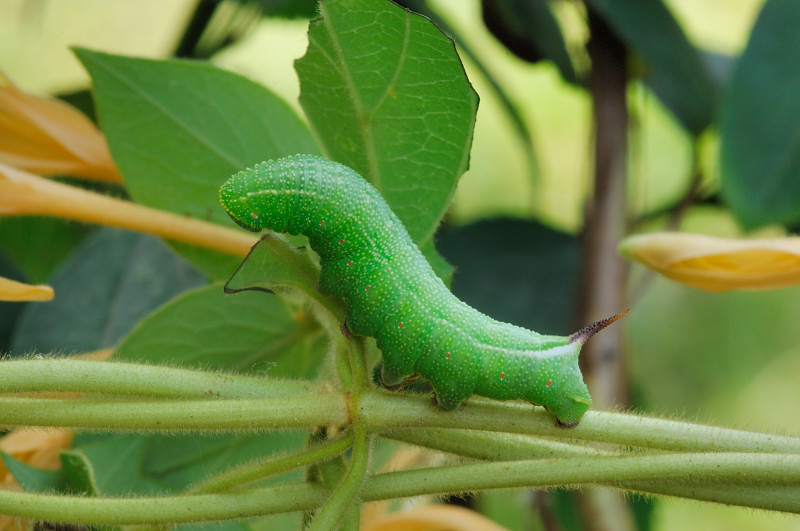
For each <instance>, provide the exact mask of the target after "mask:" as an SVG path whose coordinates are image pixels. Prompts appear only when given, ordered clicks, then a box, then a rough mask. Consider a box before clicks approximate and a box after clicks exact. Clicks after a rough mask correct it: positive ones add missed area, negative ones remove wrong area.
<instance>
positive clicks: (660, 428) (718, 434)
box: [359, 390, 800, 453]
mask: <svg viewBox="0 0 800 531" xmlns="http://www.w3.org/2000/svg"><path fill="white" fill-rule="evenodd" d="M359 408H360V411H359V415H360V418H361V420H363V422H365V423H366V424H367V426H368V427H369V428H370V429H371V430H374V431H385V430H391V429H395V428H401V427H402V428H461V429H473V430H483V431H495V432H506V433H524V434H531V435H541V436H545V437H551V438H556V439H583V440H587V441H594V442H604V443H614V444H619V445H624V446H640V447H644V448H653V449H660V450H674V451H691V452H778V453H800V438H798V437H787V436H781V435H770V434H762V433H755V432H748V431H741V430H732V429H726V428H716V427H712V426H704V425H700V424H692V423H688V422H679V421H674V420H664V419H656V418H651V417H641V416H637V415H628V414H625V413H609V412H602V411H590V412H588V413H587V414H586V415H585V416H584V417H583V419H582V420H581V422H580V424H578V426H576V427H575V428H572V429H569V430H565V429H562V428H559V427H557V426H556V425H555V423H554V421H553V417H552V415H550V414H549V413H547V412H545V411H544V410H542V409H541V408H536V409H534V408H533V406H531V405H526V404H522V403H519V402H498V401H495V400H487V399H478V398H473V399H470V400H469V401H467V402H466V403H465V404H464V405H462V406H461V407H460V408H458V409H457V410H455V411H448V412H444V411H441V410H439V409H437V408H436V407H435V406H433V405H432V404H431V402H430V400H429V399H428V398H427V397H423V396H411V395H400V394H389V393H386V392H383V391H376V390H370V391H367V392H365V393H364V394H363V396H362V397H361V401H360V403H359Z"/></svg>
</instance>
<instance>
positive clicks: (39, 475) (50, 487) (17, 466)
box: [0, 451, 69, 492]
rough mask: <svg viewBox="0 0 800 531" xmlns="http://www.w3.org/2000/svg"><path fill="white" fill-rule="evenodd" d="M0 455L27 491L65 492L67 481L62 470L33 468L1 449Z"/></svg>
mask: <svg viewBox="0 0 800 531" xmlns="http://www.w3.org/2000/svg"><path fill="white" fill-rule="evenodd" d="M0 457H2V458H3V464H4V465H5V466H6V468H7V469H8V471H9V472H11V475H12V476H14V479H16V480H17V483H19V484H20V486H21V487H22V488H23V489H24V490H26V491H28V492H48V491H49V492H53V491H56V492H67V490H68V486H69V482H68V480H67V476H66V475H65V474H64V472H63V471H61V470H42V469H41V468H35V467H32V466H30V465H29V464H27V463H23V462H22V461H20V460H18V459H15V458H14V457H12V456H10V455H9V454H7V453H5V452H2V451H0Z"/></svg>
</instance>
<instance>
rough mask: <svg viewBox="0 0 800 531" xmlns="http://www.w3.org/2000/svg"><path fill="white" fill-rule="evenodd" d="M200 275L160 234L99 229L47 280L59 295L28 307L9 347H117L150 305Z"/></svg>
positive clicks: (23, 349) (30, 349) (46, 350)
mask: <svg viewBox="0 0 800 531" xmlns="http://www.w3.org/2000/svg"><path fill="white" fill-rule="evenodd" d="M203 282H204V278H203V276H202V275H201V274H200V273H198V272H197V271H196V270H195V269H194V268H192V267H191V266H190V265H189V264H187V263H186V262H185V261H183V260H182V259H181V258H180V257H178V256H177V255H175V253H173V252H172V251H170V249H169V248H168V247H167V246H166V245H164V243H163V242H162V241H161V240H159V239H158V238H154V237H152V236H146V235H142V234H135V233H133V232H127V231H121V230H117V229H108V228H103V229H97V230H96V231H95V232H94V233H93V234H92V235H91V236H89V237H87V238H86V239H85V240H84V241H83V242H81V244H80V245H79V246H78V247H76V248H75V250H74V252H73V254H72V255H71V256H70V257H69V258H68V259H67V260H66V261H65V262H64V263H63V264H62V265H61V268H60V269H59V270H57V272H56V273H55V274H54V275H53V277H52V278H51V279H50V281H49V283H50V285H52V286H53V288H54V289H55V291H56V294H57V295H56V298H55V299H54V300H53V301H52V302H48V303H47V304H28V305H27V306H26V307H25V310H24V311H23V313H22V315H21V316H20V319H19V321H18V324H17V327H16V330H15V333H14V336H13V338H12V342H11V349H10V350H11V352H12V353H16V354H25V353H31V352H43V353H49V352H59V353H64V352H66V353H68V354H70V353H74V352H81V351H88V350H95V349H98V348H106V347H110V346H113V345H114V344H116V343H117V341H119V340H120V339H121V338H122V337H123V336H124V335H125V334H127V333H128V332H130V331H131V329H133V327H134V325H135V324H136V323H137V322H138V321H139V319H141V318H142V317H144V316H145V315H147V314H148V313H149V312H150V311H151V310H153V309H154V308H156V307H158V306H159V305H160V304H163V303H164V302H166V301H168V300H169V299H171V298H172V297H173V296H175V295H177V294H178V293H181V292H182V291H184V290H186V289H189V288H190V287H194V286H197V285H198V284H201V283H203Z"/></svg>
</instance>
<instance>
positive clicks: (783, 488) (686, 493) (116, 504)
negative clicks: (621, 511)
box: [0, 438, 800, 525]
mask: <svg viewBox="0 0 800 531" xmlns="http://www.w3.org/2000/svg"><path fill="white" fill-rule="evenodd" d="M357 440H358V438H357ZM358 452H359V454H360V455H362V456H363V455H364V452H362V451H361V450H359V451H358ZM354 453H355V452H354ZM358 459H361V458H358ZM356 460H357V458H356V457H355V456H354V462H353V465H352V468H351V473H349V474H348V478H350V477H352V478H353V480H352V481H349V479H346V480H345V482H343V483H342V488H343V491H342V492H344V493H345V494H346V496H345V494H343V495H342V497H341V498H337V500H341V501H342V502H347V500H349V501H352V499H353V498H352V497H350V496H351V495H352V494H353V492H354V491H355V492H356V493H357V492H358V491H359V490H360V492H361V498H362V499H363V500H364V501H375V500H383V499H391V498H401V497H408V496H418V495H421V494H444V493H451V492H466V491H475V490H484V489H495V488H508V487H523V486H534V487H551V486H560V485H586V484H601V483H604V484H620V482H625V483H626V484H635V483H636V482H643V481H644V482H646V483H645V484H650V483H655V484H656V485H662V486H666V487H668V488H669V490H671V491H672V492H671V493H670V494H672V495H675V496H683V497H689V498H700V499H709V500H713V501H719V502H723V503H736V504H741V505H745V506H749V507H757V508H763V509H771V510H778V511H788V512H795V513H800V456H797V455H781V454H756V453H704V454H666V455H636V456H613V457H581V458H569V459H546V460H542V459H539V460H533V461H515V462H503V463H480V464H469V465H457V466H448V467H440V468H429V469H422V470H409V471H403V472H389V473H385V474H378V475H376V476H373V477H372V478H370V479H368V480H367V481H366V482H365V483H363V485H362V483H361V479H359V478H362V479H363V476H364V474H365V470H366V463H363V464H362V463H361V462H356ZM714 486H717V487H718V490H717V489H715V488H714ZM642 490H648V489H645V488H643V489H642ZM729 492H730V494H729ZM325 493H326V490H325V489H324V488H323V487H321V486H315V485H310V484H301V485H297V484H290V485H286V484H284V485H280V486H276V487H265V488H260V489H253V490H245V491H235V492H228V493H224V494H200V495H181V496H164V497H155V498H153V497H148V498H86V497H80V496H57V495H49V494H33V493H23V492H16V491H7V490H0V513H2V514H8V515H12V516H21V517H28V518H37V519H44V520H52V521H56V522H80V523H84V524H137V523H139V524H146V523H181V522H196V521H203V520H220V519H228V518H244V517H248V516H258V515H267V514H274V513H279V512H290V511H301V510H309V509H313V508H315V507H318V506H319V505H320V504H322V502H323V500H324V497H325ZM334 496H337V495H336V494H334ZM331 499H333V498H331ZM336 503H337V505H338V504H339V501H337V502H336ZM343 505H344V507H345V509H346V507H347V505H348V503H343ZM331 511H333V509H331ZM337 511H338V509H337ZM320 525H322V524H320Z"/></svg>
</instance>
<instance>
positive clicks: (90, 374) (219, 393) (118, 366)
mask: <svg viewBox="0 0 800 531" xmlns="http://www.w3.org/2000/svg"><path fill="white" fill-rule="evenodd" d="M2 367H3V370H2V371H0V393H11V392H37V391H39V392H52V391H58V392H79V393H102V394H109V395H129V396H138V397H144V396H150V397H159V398H209V397H215V398H266V397H279V396H291V395H296V394H300V393H308V392H309V385H308V384H307V383H304V382H297V381H287V380H268V379H265V378H255V377H252V376H243V375H235V374H226V373H222V372H204V371H198V370H190V369H176V368H171V367H163V366H154V365H139V364H134V363H123V362H113V361H108V362H105V361H89V360H76V359H63V358H61V359H59V358H45V359H23V360H8V361H3V365H2Z"/></svg>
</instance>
